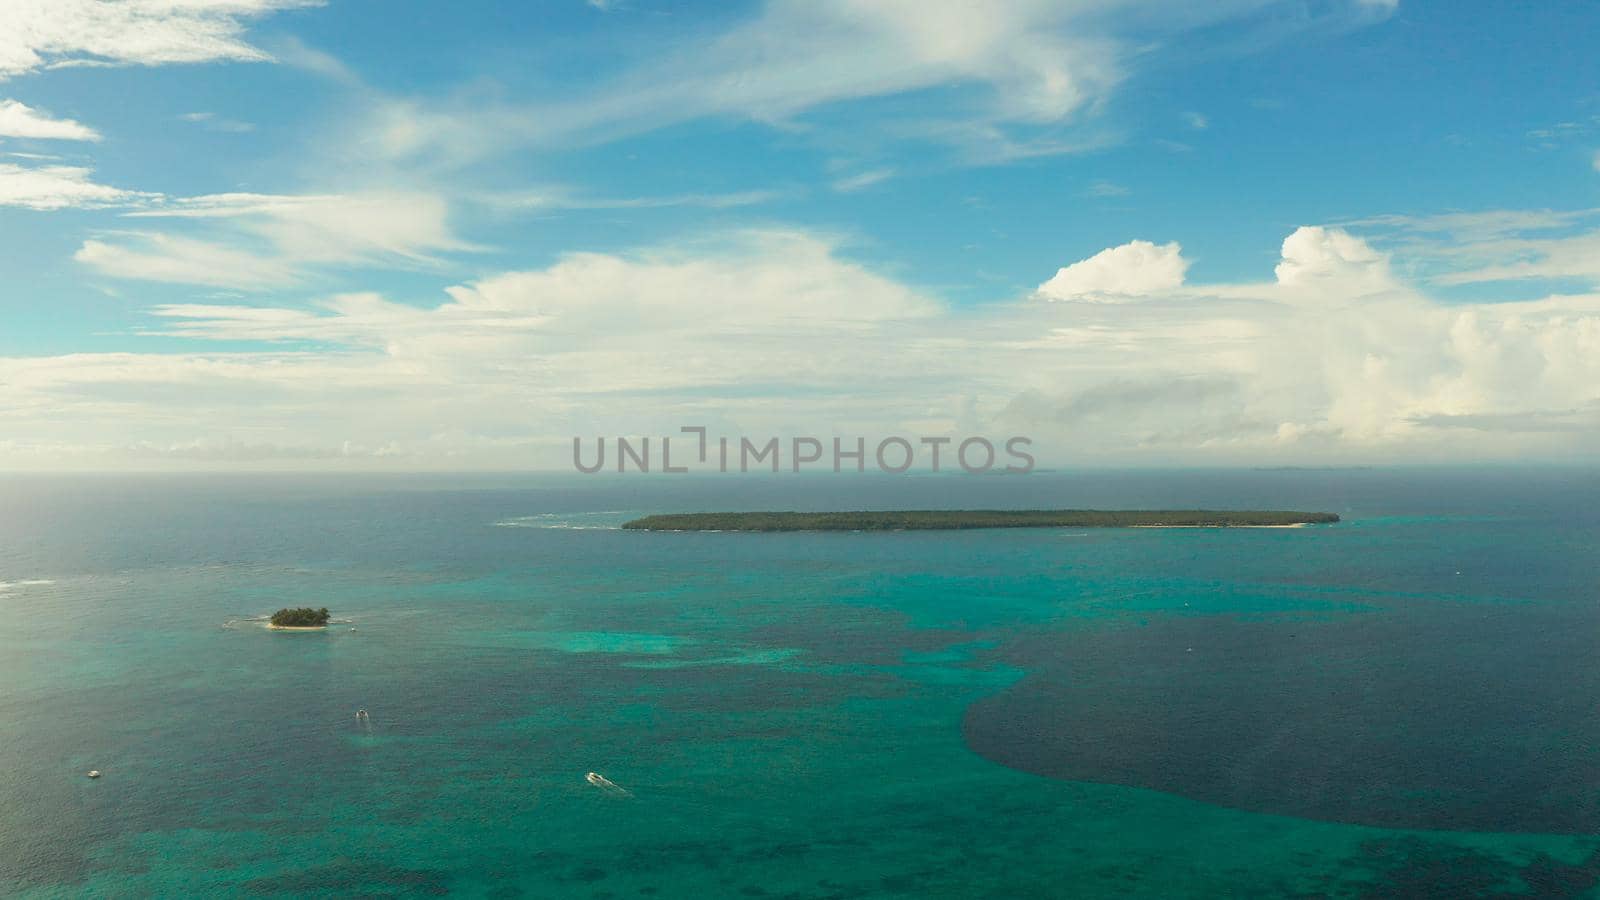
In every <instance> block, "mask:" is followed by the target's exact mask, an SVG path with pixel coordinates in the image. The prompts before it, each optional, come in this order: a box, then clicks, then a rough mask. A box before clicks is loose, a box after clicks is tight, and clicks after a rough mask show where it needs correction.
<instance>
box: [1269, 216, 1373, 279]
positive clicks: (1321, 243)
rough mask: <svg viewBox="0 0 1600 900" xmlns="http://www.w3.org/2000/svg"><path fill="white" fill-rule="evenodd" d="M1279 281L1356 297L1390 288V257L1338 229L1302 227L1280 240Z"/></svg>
mask: <svg viewBox="0 0 1600 900" xmlns="http://www.w3.org/2000/svg"><path fill="white" fill-rule="evenodd" d="M1273 271H1274V274H1276V275H1277V278H1278V283H1279V284H1282V285H1288V286H1292V287H1297V288H1307V289H1310V288H1315V289H1317V290H1318V292H1319V293H1322V292H1326V291H1329V290H1332V291H1336V292H1338V293H1339V294H1340V295H1341V296H1344V297H1356V296H1361V295H1363V294H1370V293H1374V292H1377V291H1382V290H1389V289H1392V288H1393V287H1394V286H1395V285H1394V279H1393V277H1392V276H1391V275H1390V272H1389V258H1388V257H1387V256H1386V255H1384V254H1382V253H1379V252H1378V251H1376V250H1374V249H1372V247H1371V246H1370V245H1368V244H1367V242H1366V241H1363V240H1361V239H1360V238H1356V237H1352V236H1351V235H1350V233H1349V232H1346V231H1343V230H1341V229H1338V228H1323V227H1321V226H1314V225H1313V226H1302V227H1300V228H1297V229H1295V231H1294V233H1293V234H1291V235H1289V236H1288V237H1286V238H1284V239H1283V261H1282V262H1280V263H1278V266H1277V268H1276V269H1274V270H1273Z"/></svg>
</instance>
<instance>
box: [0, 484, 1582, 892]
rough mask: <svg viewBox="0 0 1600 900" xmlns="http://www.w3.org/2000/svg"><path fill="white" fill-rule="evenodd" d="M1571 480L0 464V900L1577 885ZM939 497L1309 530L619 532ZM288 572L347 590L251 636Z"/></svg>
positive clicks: (306, 595)
mask: <svg viewBox="0 0 1600 900" xmlns="http://www.w3.org/2000/svg"><path fill="white" fill-rule="evenodd" d="M1596 501H1600V478H1597V477H1596V476H1595V475H1594V474H1592V473H1589V472H1583V471H1556V472H1536V473H1522V474H1513V473H1506V472H1460V471H1458V472H1427V471H1411V472H1406V471H1350V472H1234V473H1215V472H1212V473H1194V472H1187V473H1186V472H1174V473H1127V474H1118V473H1110V474H1107V473H1097V474H1094V475H1071V474H1048V473H1047V474H1038V475H1034V476H1029V477H1027V478H907V479H888V478H882V479H874V478H862V479H850V478H843V479H829V478H816V479H808V480H803V481H801V480H788V479H753V478H752V479H727V480H685V481H672V480H670V479H667V480H663V479H656V480H651V479H650V478H640V479H634V480H628V479H611V480H596V479H585V478H580V477H572V478H543V479H536V478H526V479H524V478H513V477H506V478H495V479H488V478H484V479H440V478H415V479H406V478H377V477H368V478H359V479H309V478H292V477H287V476H283V477H267V476H261V477H255V478H220V477H219V478H205V477H198V476H194V477H183V478H178V477H147V478H72V479H32V480H24V479H12V480H9V481H3V482H0V583H3V586H0V616H3V621H4V623H5V625H4V627H3V628H0V895H5V896H24V897H31V896H80V895H97V896H181V895H227V894H238V895H250V896H316V895H326V896H335V895H337V896H350V895H358V896H361V895H364V896H430V895H442V894H446V893H455V894H460V895H464V896H495V897H568V896H570V897H616V898H624V897H658V898H670V897H702V898H703V897H723V896H728V897H840V898H844V897H863V898H865V897H932V896H951V897H1016V896H1030V895H1038V896H1073V897H1093V896H1106V897H1112V896H1115V897H1126V896H1148V897H1174V896H1236V897H1238V896H1262V897H1277V896H1439V897H1455V896H1595V885H1596V881H1597V879H1600V833H1597V832H1600V829H1596V828H1595V827H1594V825H1593V823H1594V821H1595V816H1596V815H1597V813H1596V810H1597V809H1600V805H1597V804H1600V690H1597V688H1600V685H1597V683H1596V680H1595V679H1596V676H1595V674H1594V670H1596V669H1600V667H1596V666H1594V664H1593V652H1592V651H1593V650H1594V649H1596V648H1600V612H1597V610H1600V574H1597V573H1600V566H1597V565H1596V563H1597V562H1600V553H1597V551H1596V547H1597V546H1600V545H1597V540H1600V503H1597V502H1596ZM978 505H982V506H1104V507H1116V506H1128V507H1136V506H1168V507H1173V506H1190V505H1193V506H1205V505H1212V506H1236V507H1260V506H1270V507H1284V508H1307V509H1327V510H1330V511H1334V512H1339V513H1341V514H1343V515H1345V516H1346V517H1347V520H1346V521H1345V522H1343V523H1341V524H1340V525H1337V526H1333V527H1330V528H1310V529H1294V530H1230V531H1213V530H1177V529H1174V530H1148V529H1139V530H1125V531H1074V530H1071V529H1067V530H1028V531H985V532H962V533H900V534H774V535H747V534H649V533H635V532H622V531H618V530H615V529H614V527H613V526H614V525H616V524H617V523H620V522H621V521H623V520H625V519H627V518H629V517H630V516H631V515H634V514H636V513H643V512H657V511H679V510H682V511H688V510H694V509H720V508H730V509H731V508H796V509H821V508H830V507H832V508H839V507H879V508H888V507H893V508H905V507H912V506H978ZM286 605H313V606H328V607H330V608H331V609H332V610H333V611H334V613H335V615H336V616H337V617H338V618H339V619H340V620H342V621H341V624H339V625H337V626H336V627H334V628H331V629H330V630H328V631H327V632H324V633H309V634H282V633H271V632H268V631H267V630H265V629H264V628H263V627H261V624H260V622H259V621H258V617H260V616H262V615H264V614H266V613H270V612H271V611H272V610H274V609H276V608H278V607H281V606H286ZM357 709H365V710H368V711H369V714H370V719H369V720H368V721H367V722H362V721H360V720H358V719H357V718H356V717H355V711H356V710H357ZM89 769H98V770H100V771H102V772H103V773H104V775H103V777H102V778H100V779H98V780H90V779H88V778H86V777H84V772H86V771H87V770H89ZM590 771H595V772H599V773H601V774H603V775H604V776H606V777H607V778H609V779H611V780H612V781H614V782H616V783H617V784H618V785H620V786H621V787H623V788H624V789H626V790H627V791H628V792H629V794H631V796H619V795H614V794H612V793H608V792H606V791H603V790H600V789H597V788H596V787H594V786H592V785H590V784H588V783H587V782H586V781H585V780H584V775H585V773H587V772H590Z"/></svg>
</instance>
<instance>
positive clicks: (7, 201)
mask: <svg viewBox="0 0 1600 900" xmlns="http://www.w3.org/2000/svg"><path fill="white" fill-rule="evenodd" d="M93 174H94V171H93V170H92V169H87V168H83V167H81V166H54V165H48V166H21V165H17V164H15V163H0V206H21V207H24V208H26V209H37V210H57V209H70V208H79V209H93V208H103V207H108V206H125V205H128V204H131V203H138V202H142V201H147V200H153V199H155V198H156V197H157V195H155V194H146V193H141V192H139V191H125V190H122V189H121V188H114V187H110V186H107V185H104V184H98V183H96V182H94V181H93V180H92V179H91V176H92V175H93Z"/></svg>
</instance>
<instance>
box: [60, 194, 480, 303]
mask: <svg viewBox="0 0 1600 900" xmlns="http://www.w3.org/2000/svg"><path fill="white" fill-rule="evenodd" d="M449 213H450V208H449V204H448V202H447V201H446V200H445V199H444V198H443V197H441V196H439V195H436V194H430V193H418V192H405V191H377V192H367V193H356V194H300V195H280V194H245V193H235V194H212V195H207V196H201V197H189V198H179V199H173V200H168V201H165V202H162V203H159V204H152V205H149V206H148V207H146V208H143V209H139V210H136V211H133V212H129V213H127V214H126V215H127V217H128V218H131V219H141V220H146V219H162V220H172V221H175V222H185V223H192V224H198V225H203V226H204V227H203V228H201V229H200V230H199V231H198V232H193V233H181V232H173V231H170V230H163V231H152V230H130V231H120V232H115V233H112V234H108V235H105V236H103V237H100V238H96V239H91V240H87V241H85V242H84V243H83V246H82V247H80V248H79V250H78V252H77V254H76V256H75V258H76V259H77V261H78V262H79V263H82V264H83V265H86V266H89V267H90V268H92V269H94V270H96V271H98V272H100V273H102V274H105V275H108V276H111V277H114V278H127V279H134V280H141V281H163V282H171V283H177V284H196V285H209V286H214V287H231V288H237V289H241V290H250V291H262V290H270V289H273V288H278V287H283V286H285V285H289V284H294V283H297V282H300V281H302V280H303V279H304V278H305V277H306V276H307V275H308V274H309V273H311V272H312V271H314V270H316V269H318V268H322V267H328V266H350V265H360V264H373V263H387V264H391V265H413V266H416V265H421V266H431V265H435V264H437V263H438V262H439V260H438V258H437V256H436V254H438V253H445V252H468V251H473V250H475V249H477V248H476V247H474V246H473V245H471V244H469V243H467V242H465V241H462V240H460V239H459V238H457V237H456V236H455V234H454V233H453V231H452V230H451V228H450V225H449ZM195 233H197V234H199V235H200V236H198V237H197V236H194V234H195Z"/></svg>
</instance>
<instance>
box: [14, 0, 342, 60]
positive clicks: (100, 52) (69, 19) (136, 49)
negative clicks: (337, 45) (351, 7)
mask: <svg viewBox="0 0 1600 900" xmlns="http://www.w3.org/2000/svg"><path fill="white" fill-rule="evenodd" d="M320 4H321V0H6V2H5V3H0V79H5V78H7V77H9V76H15V75H20V74H22V73H24V72H30V71H33V70H35V69H40V68H50V67H59V66H74V65H144V66H153V65H162V64H167V63H201V62H212V61H217V60H232V61H242V62H256V61H263V60H267V59H270V58H271V57H269V56H268V55H267V54H266V53H265V52H264V51H262V50H260V49H259V48H257V47H254V46H252V45H251V44H249V43H247V42H246V41H245V40H244V32H245V28H246V23H247V22H249V20H251V19H255V18H259V17H261V16H264V15H266V14H268V13H271V12H274V11H277V10H283V9H291V8H295V7H305V6H317V5H320Z"/></svg>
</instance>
